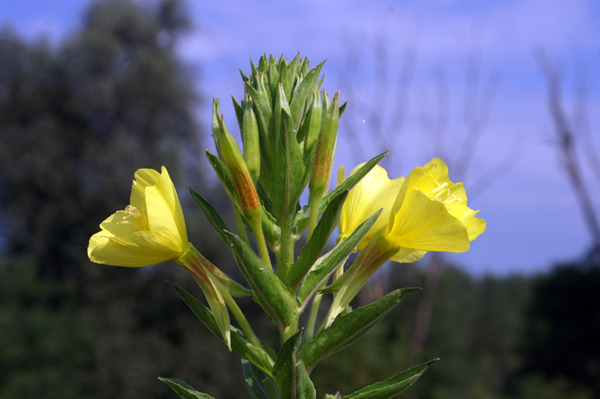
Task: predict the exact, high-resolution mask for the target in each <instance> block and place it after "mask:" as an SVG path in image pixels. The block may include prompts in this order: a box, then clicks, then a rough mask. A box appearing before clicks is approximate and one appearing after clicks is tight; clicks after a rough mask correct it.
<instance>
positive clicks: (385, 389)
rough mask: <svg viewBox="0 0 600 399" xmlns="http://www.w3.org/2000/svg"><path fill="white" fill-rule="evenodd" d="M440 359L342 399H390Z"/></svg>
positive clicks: (422, 364) (420, 365)
mask: <svg viewBox="0 0 600 399" xmlns="http://www.w3.org/2000/svg"><path fill="white" fill-rule="evenodd" d="M437 360H438V359H434V360H431V361H429V362H426V363H421V364H419V365H418V366H415V367H413V368H410V369H408V370H406V371H403V372H402V373H400V374H397V375H395V376H394V377H392V378H390V379H387V380H385V381H382V382H378V383H376V384H373V385H369V386H368V387H365V388H363V389H361V390H359V391H356V392H354V393H353V394H350V395H346V396H344V397H343V398H342V399H390V398H393V397H394V396H396V395H398V394H399V393H400V392H402V391H404V390H405V389H406V388H408V387H409V386H411V385H412V384H413V383H414V382H415V381H416V380H418V379H419V378H420V377H421V376H422V375H423V374H424V373H425V371H426V370H427V369H428V368H429V366H431V365H432V364H433V363H435V362H436V361H437Z"/></svg>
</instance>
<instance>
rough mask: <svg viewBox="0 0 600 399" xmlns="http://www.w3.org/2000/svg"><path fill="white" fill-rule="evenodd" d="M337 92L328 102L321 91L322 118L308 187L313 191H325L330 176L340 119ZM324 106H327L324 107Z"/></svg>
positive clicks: (325, 95)
mask: <svg viewBox="0 0 600 399" xmlns="http://www.w3.org/2000/svg"><path fill="white" fill-rule="evenodd" d="M339 94H340V93H339V92H336V93H335V96H334V97H333V102H331V104H329V100H328V98H327V94H325V91H323V99H324V101H323V106H324V112H323V120H322V122H321V129H320V132H319V140H318V142H317V153H316V154H315V161H314V164H313V169H312V176H311V179H310V183H309V189H310V191H311V192H315V193H325V192H327V190H328V188H329V180H330V178H331V168H332V167H333V159H334V157H335V147H336V144H337V132H338V125H339V121H340V113H339V109H338V108H339ZM325 106H327V107H326V108H325Z"/></svg>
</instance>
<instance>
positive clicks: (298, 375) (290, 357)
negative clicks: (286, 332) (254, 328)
mask: <svg viewBox="0 0 600 399" xmlns="http://www.w3.org/2000/svg"><path fill="white" fill-rule="evenodd" d="M301 342H302V331H298V332H297V333H296V334H294V335H292V336H291V337H290V338H289V339H288V340H287V341H285V342H284V344H283V345H282V347H281V350H280V351H279V354H278V356H277V361H276V362H275V365H274V366H273V377H274V378H275V382H276V384H277V388H278V389H279V393H280V394H281V399H315V397H316V391H315V387H314V386H313V384H312V381H311V380H310V377H309V376H308V373H307V372H306V369H305V367H304V362H302V360H300V361H298V360H297V354H298V347H299V346H300V343H301Z"/></svg>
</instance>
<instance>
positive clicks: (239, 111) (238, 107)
mask: <svg viewBox="0 0 600 399" xmlns="http://www.w3.org/2000/svg"><path fill="white" fill-rule="evenodd" d="M231 100H232V101H233V108H234V109H235V117H236V119H237V122H238V126H239V127H240V132H241V131H242V130H243V124H242V120H243V117H244V109H243V108H242V106H241V105H240V104H239V103H238V102H237V101H236V99H235V97H233V95H232V96H231ZM242 103H243V101H242Z"/></svg>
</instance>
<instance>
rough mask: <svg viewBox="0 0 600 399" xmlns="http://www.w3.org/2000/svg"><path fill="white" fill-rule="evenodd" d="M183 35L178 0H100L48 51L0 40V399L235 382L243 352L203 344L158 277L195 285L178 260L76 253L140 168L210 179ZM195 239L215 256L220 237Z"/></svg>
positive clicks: (129, 393) (195, 229) (42, 45)
mask: <svg viewBox="0 0 600 399" xmlns="http://www.w3.org/2000/svg"><path fill="white" fill-rule="evenodd" d="M190 27H191V23H190V21H189V20H188V19H187V17H186V11H185V8H184V7H183V4H181V2H179V1H177V0H165V1H160V2H156V3H155V4H154V7H143V6H141V5H140V4H139V3H136V2H133V1H99V2H95V3H91V4H90V6H89V8H88V9H87V11H86V12H85V15H84V16H83V24H82V27H81V30H80V31H79V32H75V33H74V34H73V35H72V36H71V37H70V38H68V40H66V41H65V42H64V43H60V44H58V45H56V46H51V45H49V44H48V43H46V42H44V41H43V40H40V41H38V42H34V43H30V42H26V41H24V40H22V39H20V38H19V37H17V36H16V35H15V34H13V33H12V32H11V31H10V30H9V29H4V30H3V31H2V33H1V34H0V59H2V60H3V61H2V63H1V64H0V232H1V237H2V240H1V258H2V261H1V264H0V274H1V280H0V331H1V333H0V397H2V398H33V397H44V398H83V397H86V398H109V397H110V398H138V397H139V398H142V397H144V398H147V397H168V388H166V387H164V386H163V385H162V384H161V383H160V382H158V380H157V379H156V377H157V376H158V375H171V374H173V375H175V374H176V375H178V376H181V377H182V378H188V379H189V380H191V381H192V382H193V381H194V380H196V381H198V380H200V381H201V382H198V385H199V386H208V387H209V388H206V389H207V391H208V392H211V393H213V394H215V396H219V397H235V393H234V392H236V390H237V388H240V387H236V385H235V383H234V384H233V385H232V383H231V381H240V383H241V384H242V386H241V388H240V389H244V388H243V381H242V379H241V370H239V360H238V358H237V357H236V356H235V355H230V356H224V355H223V354H222V353H221V352H218V354H217V353H215V351H213V350H212V348H213V347H214V346H215V345H220V344H219V343H217V342H215V341H214V338H212V337H211V336H210V334H208V333H206V334H204V333H205V332H206V331H204V330H202V328H198V327H200V326H199V325H197V324H196V323H197V321H196V320H195V318H194V316H193V315H192V314H191V313H190V312H189V311H188V309H187V308H186V307H185V305H184V304H183V303H181V301H180V300H179V299H178V298H177V297H176V295H175V294H174V293H171V289H170V288H169V287H168V286H167V285H166V284H165V283H164V280H165V279H166V278H169V279H174V280H175V281H177V279H182V278H183V280H182V281H178V284H182V285H183V286H187V287H188V288H189V289H191V290H194V289H195V288H194V285H193V284H191V285H190V282H189V281H187V280H186V279H185V277H182V276H181V274H179V270H178V268H177V267H176V266H175V265H170V267H167V268H162V267H160V266H159V267H156V268H155V269H154V270H143V271H141V270H131V269H121V268H111V267H105V266H99V265H93V264H91V263H90V262H89V260H88V259H87V255H86V248H87V243H88V240H89V237H90V236H91V235H92V234H93V233H94V232H96V231H97V230H98V225H99V223H100V222H101V221H102V220H103V219H104V218H106V217H107V216H108V215H110V214H111V213H113V212H114V211H115V210H117V209H123V208H124V206H125V205H126V204H127V203H128V200H129V194H130V190H131V181H132V178H133V174H134V172H135V170H137V169H138V168H142V167H149V168H154V169H160V167H161V165H165V166H166V167H167V168H168V170H169V172H170V174H171V176H172V178H173V180H174V181H175V182H176V183H177V182H181V181H183V177H185V182H186V183H187V184H189V185H190V186H192V187H194V188H196V189H197V190H200V189H201V188H202V187H206V186H207V184H209V182H207V181H206V180H205V179H204V175H203V171H202V170H201V168H200V162H199V161H198V160H199V159H202V158H203V154H202V151H201V148H202V147H201V137H200V134H199V130H198V126H197V124H196V120H195V117H194V113H193V111H194V107H196V106H197V105H198V104H199V97H198V96H197V95H196V94H195V91H194V80H193V78H195V77H194V76H193V75H192V74H191V72H190V70H189V69H188V68H187V67H186V66H185V65H184V64H182V63H181V61H179V60H178V59H177V57H176V55H175V45H176V43H177V39H178V38H179V37H181V36H182V35H184V34H185V33H186V32H187V30H188V29H190ZM215 195H216V196H219V195H223V194H219V193H217V194H215ZM215 195H213V198H214V197H215ZM188 197H189V196H187V195H185V196H184V195H182V201H183V203H184V207H185V206H186V205H188V206H187V208H186V209H185V211H186V215H187V216H188V220H189V219H190V218H189V216H194V213H193V212H192V211H193V210H194V209H193V208H190V206H189V205H190V201H187V202H186V199H187V198H188ZM209 197H210V196H209ZM216 202H221V203H224V204H226V203H227V202H226V201H223V200H221V201H216ZM194 207H195V205H194ZM196 216H197V215H196ZM199 220H200V219H199ZM199 220H194V222H195V223H189V229H190V231H189V234H190V236H191V237H192V238H194V237H195V236H196V237H197V236H199V231H200V229H202V228H203V224H202V223H200V224H199V223H198V222H199ZM194 241H195V242H196V243H197V244H196V245H197V246H198V248H200V249H201V250H202V251H203V252H204V253H205V254H206V256H208V257H210V258H211V259H212V260H213V261H215V262H217V260H218V257H219V256H220V255H219V254H220V253H221V252H220V251H219V244H214V242H213V241H212V239H211V238H205V237H202V239H196V240H194ZM217 241H218V240H217ZM219 264H220V266H221V267H222V268H224V269H226V270H228V265H231V260H229V259H228V260H223V261H220V262H219ZM163 269H165V270H163ZM232 274H234V273H232ZM192 323H194V326H191V324H192ZM198 330H201V331H200V332H198ZM224 369H230V370H235V371H236V372H237V374H239V375H237V374H235V372H234V374H235V375H234V376H230V373H226V374H222V373H220V372H221V370H224ZM233 377H236V378H233ZM211 388H212V390H211ZM161 395H162V396H161Z"/></svg>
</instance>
